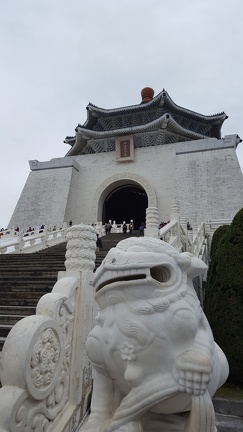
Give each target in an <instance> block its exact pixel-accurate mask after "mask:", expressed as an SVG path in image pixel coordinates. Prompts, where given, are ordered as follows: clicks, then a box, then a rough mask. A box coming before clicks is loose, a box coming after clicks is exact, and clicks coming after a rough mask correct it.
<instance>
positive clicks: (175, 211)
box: [170, 200, 181, 250]
mask: <svg viewBox="0 0 243 432" xmlns="http://www.w3.org/2000/svg"><path fill="white" fill-rule="evenodd" d="M170 220H171V221H172V220H176V222H177V224H176V233H175V235H176V237H177V247H178V250H179V249H180V248H181V236H180V205H179V201H178V200H173V201H172V203H171V210H170Z"/></svg>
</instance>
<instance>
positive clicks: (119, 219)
mask: <svg viewBox="0 0 243 432" xmlns="http://www.w3.org/2000/svg"><path fill="white" fill-rule="evenodd" d="M147 207H148V197H147V194H146V192H145V190H144V189H143V188H142V187H139V186H134V185H126V186H121V187H118V188H116V189H114V190H113V191H112V192H111V193H110V194H109V195H108V196H107V197H106V200H105V202H104V206H103V217H102V222H103V223H105V222H107V221H108V220H111V221H112V222H113V221H116V223H117V224H121V223H123V221H126V222H127V223H128V222H129V221H130V220H131V219H132V220H133V223H134V228H135V229H138V228H139V226H140V225H141V223H142V222H144V223H145V216H146V208H147Z"/></svg>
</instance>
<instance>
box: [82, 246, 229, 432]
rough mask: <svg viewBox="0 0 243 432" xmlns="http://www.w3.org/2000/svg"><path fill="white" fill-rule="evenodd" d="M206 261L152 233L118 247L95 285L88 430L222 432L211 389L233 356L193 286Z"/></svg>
mask: <svg viewBox="0 0 243 432" xmlns="http://www.w3.org/2000/svg"><path fill="white" fill-rule="evenodd" d="M206 269H207V266H206V264H205V263H204V262H203V261H202V260H200V259H199V258H196V257H195V256H193V255H191V254H190V253H187V252H185V253H179V252H177V251H176V250H175V249H174V248H173V247H172V246H170V245H168V244H167V243H165V242H163V241H161V240H158V239H155V238H150V237H141V238H134V237H133V238H129V239H126V240H123V241H121V242H120V243H118V245H117V246H116V247H115V248H113V249H111V250H110V251H109V253H108V254H107V256H106V258H105V259H104V261H103V262H102V264H101V266H100V267H99V268H98V269H97V271H96V273H95V275H94V280H93V285H94V288H95V290H96V295H95V299H96V301H97V303H98V305H99V308H100V311H99V313H98V316H97V317H96V325H95V327H94V328H93V330H92V331H91V333H90V334H89V336H88V340H87V354H88V356H89V358H90V361H91V363H92V365H93V378H94V384H93V394H92V401H91V414H90V416H89V419H88V421H87V423H86V424H85V425H84V427H83V428H82V430H83V431H85V432H91V431H92V432H142V431H144V432H157V431H158V432H179V431H184V432H215V431H216V430H217V429H216V427H215V416H214V409H213V404H212V400H211V397H212V396H213V394H214V393H215V391H216V390H217V388H218V387H220V386H221V385H222V384H223V383H224V382H225V380H226V379H227V376H228V362H227V359H226V357H225V355H224V353H223V352H222V350H221V349H220V348H219V347H218V346H217V344H216V343H215V342H214V339H213V335H212V331H211V329H210V326H209V323H208V321H207V318H206V316H205V315H204V313H203V310H202V308H201V305H200V302H199V300H198V297H197V295H196V292H195V290H194V287H193V282H192V280H193V278H195V277H196V276H198V275H200V274H202V273H204V272H205V271H206Z"/></svg>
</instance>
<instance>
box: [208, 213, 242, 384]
mask: <svg viewBox="0 0 243 432" xmlns="http://www.w3.org/2000/svg"><path fill="white" fill-rule="evenodd" d="M204 309H205V313H206V315H207V318H208V320H209V323H210V326H211V328H212V331H213V334H214V338H215V341H216V342H217V343H218V344H219V346H220V347H221V348H222V350H223V351H224V353H225V354H226V357H227V359H228V362H229V366H230V377H229V379H230V381H231V382H233V383H235V384H243V374H242V368H243V209H241V210H240V211H239V212H238V213H237V214H236V215H235V217H234V219H233V221H232V224H231V225H229V226H222V227H220V228H218V230H216V231H215V234H214V236H213V240H212V245H211V261H210V265H209V270H208V277H207V288H206V297H205V308H204Z"/></svg>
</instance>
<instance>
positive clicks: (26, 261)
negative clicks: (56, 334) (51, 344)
mask: <svg viewBox="0 0 243 432" xmlns="http://www.w3.org/2000/svg"><path fill="white" fill-rule="evenodd" d="M101 239H102V246H103V247H102V249H101V250H100V251H97V253H96V262H95V269H96V268H97V267H98V266H99V265H100V264H101V262H102V261H103V259H104V258H105V256H106V254H107V252H108V251H109V250H110V248H111V247H115V246H116V244H117V243H118V242H119V241H120V240H122V239H124V235H123V234H112V233H111V234H108V235H107V236H104V237H101ZM65 253H66V243H65V242H63V243H61V244H58V245H55V246H52V247H49V248H47V249H44V250H42V251H39V252H35V253H32V254H7V255H0V273H1V281H0V292H1V302H0V303H1V304H0V352H1V350H2V346H3V344H4V341H5V339H6V337H7V335H8V333H9V331H10V330H11V328H12V326H13V325H14V324H16V322H18V321H19V320H20V319H22V318H24V317H25V316H29V315H34V314H35V310H36V305H37V303H38V301H39V299H40V298H41V296H42V295H44V294H46V293H48V292H51V290H52V288H53V286H54V284H55V283H56V281H57V275H58V271H65V264H64V263H65Z"/></svg>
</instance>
